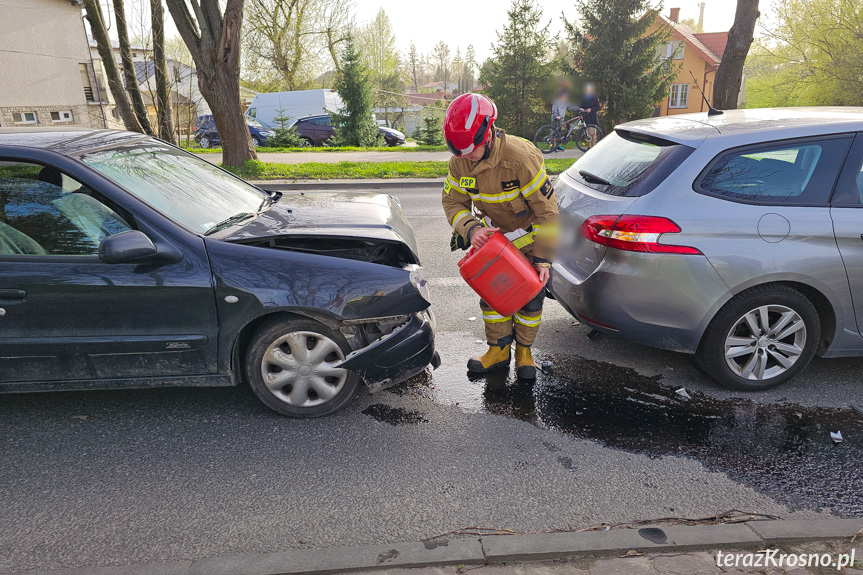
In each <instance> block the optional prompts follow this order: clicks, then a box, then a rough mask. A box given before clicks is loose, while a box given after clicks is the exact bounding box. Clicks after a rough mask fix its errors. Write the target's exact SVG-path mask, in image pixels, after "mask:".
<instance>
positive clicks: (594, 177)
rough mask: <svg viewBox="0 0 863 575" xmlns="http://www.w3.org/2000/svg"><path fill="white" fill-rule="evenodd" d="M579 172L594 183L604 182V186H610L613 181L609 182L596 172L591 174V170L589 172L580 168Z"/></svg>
mask: <svg viewBox="0 0 863 575" xmlns="http://www.w3.org/2000/svg"><path fill="white" fill-rule="evenodd" d="M578 174H579V175H580V176H581V177H582V178H584V179H585V180H587V181H588V182H593V183H594V184H602V185H603V186H610V185H611V182H609V181H608V180H606V179H605V178H600V177H599V176H597V175H596V174H591V173H590V172H588V171H586V170H579V171H578Z"/></svg>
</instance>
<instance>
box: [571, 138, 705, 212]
mask: <svg viewBox="0 0 863 575" xmlns="http://www.w3.org/2000/svg"><path fill="white" fill-rule="evenodd" d="M693 150H694V148H690V147H689V146H685V145H683V144H678V143H676V142H670V141H668V140H663V139H661V138H657V137H654V136H648V135H645V134H640V133H637V132H630V131H628V130H623V129H616V130H615V131H614V132H612V133H611V134H609V135H608V136H606V137H605V138H603V139H602V140H600V141H599V143H598V144H597V145H596V146H594V147H593V148H592V149H590V150H589V151H588V152H587V153H586V154H584V156H582V157H581V158H580V159H579V160H578V161H577V162H575V163H574V164H573V165H572V167H570V168H569V169H568V170H567V171H566V173H567V175H568V176H570V177H571V178H573V179H574V180H576V181H578V182H580V183H582V184H584V185H585V186H587V187H589V188H591V189H594V190H596V191H598V192H602V193H605V194H609V195H612V196H628V197H637V196H643V195H645V194H648V193H650V192H651V191H652V190H653V189H655V188H656V187H657V186H658V185H659V184H660V183H662V181H663V180H665V178H667V177H668V175H669V174H671V173H672V172H673V171H674V170H676V169H677V167H678V166H680V164H681V163H683V161H684V160H685V159H686V158H688V157H689V155H690V154H691V153H692V152H693Z"/></svg>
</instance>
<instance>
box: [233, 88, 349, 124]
mask: <svg viewBox="0 0 863 575" xmlns="http://www.w3.org/2000/svg"><path fill="white" fill-rule="evenodd" d="M343 107H344V102H342V99H341V97H340V96H339V94H338V92H336V91H335V90H331V89H330V90H295V91H293V92H270V93H268V94H257V95H256V96H255V98H254V99H253V100H252V103H251V104H249V109H248V110H246V116H249V117H251V118H255V119H256V120H258V121H259V122H262V123H264V124H267V125H269V126H276V125H278V122H276V118H278V117H279V116H285V117H288V118H290V119H291V120H296V119H297V118H305V117H306V116H317V115H319V114H326V113H327V112H328V111H329V112H337V111H338V110H339V109H341V108H343Z"/></svg>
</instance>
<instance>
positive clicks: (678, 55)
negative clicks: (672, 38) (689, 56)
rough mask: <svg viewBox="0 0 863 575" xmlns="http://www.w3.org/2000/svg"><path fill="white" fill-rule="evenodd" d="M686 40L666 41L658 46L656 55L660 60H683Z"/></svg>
mask: <svg viewBox="0 0 863 575" xmlns="http://www.w3.org/2000/svg"><path fill="white" fill-rule="evenodd" d="M683 52H684V42H666V43H664V44H660V45H659V46H657V47H656V57H657V58H658V59H660V60H672V59H674V60H683Z"/></svg>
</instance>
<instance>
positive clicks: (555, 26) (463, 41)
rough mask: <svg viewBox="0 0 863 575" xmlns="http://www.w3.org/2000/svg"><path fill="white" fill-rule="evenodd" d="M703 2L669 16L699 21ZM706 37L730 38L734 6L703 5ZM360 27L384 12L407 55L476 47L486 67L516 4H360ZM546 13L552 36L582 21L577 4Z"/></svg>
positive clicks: (693, 1) (556, 0)
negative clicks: (439, 47)
mask: <svg viewBox="0 0 863 575" xmlns="http://www.w3.org/2000/svg"><path fill="white" fill-rule="evenodd" d="M699 1H701V0H665V3H664V4H665V5H664V7H663V9H662V12H663V14H666V15H667V14H668V11H669V8H672V7H678V8H680V18H681V19H684V18H695V19H696V20H698V3H699ZM703 1H705V2H706V6H705V8H704V31H705V32H724V31H727V30H728V29H729V28H731V25H732V24H733V23H734V11H735V8H736V5H737V3H736V2H735V1H734V0H703ZM355 2H356V15H357V21H358V22H364V21H367V20H371V19H372V18H373V17H374V16H375V14H376V13H377V11H378V10H379V9H380V8H383V9H384V10H385V11H386V13H387V15H388V16H389V17H390V21H391V22H392V24H393V29H394V30H395V33H396V41H397V44H398V49H399V51H401V52H402V53H406V52H407V50H408V48H409V46H410V43H411V41H413V42H414V44H416V46H417V50H419V51H420V52H422V53H429V52H431V50H432V48H434V45H435V44H437V43H438V42H439V41H440V40H443V41H444V42H446V43H447V44H449V46H450V51H451V53H452V54H455V50H456V47H460V48H461V51H462V54H464V51H465V48H466V47H467V45H468V44H473V46H474V50H475V51H476V55H477V60H478V61H480V62H482V61H483V60H485V59H486V58H488V57H489V56H490V55H491V46H492V44H493V43H494V42H495V41H496V40H497V31H498V30H502V29H503V26H504V24H506V10H507V8H508V6H509V3H510V0H432V1H431V2H417V1H416V0H413V1H411V0H355ZM539 3H540V5H541V6H542V9H543V23H546V22H551V27H550V31H551V33H552V34H554V33H557V32H560V31H561V30H562V29H563V22H562V20H561V12H563V13H564V15H565V16H566V19H567V20H573V19H574V18H575V17H576V15H577V14H576V8H575V2H574V1H571V0H563V1H561V0H539Z"/></svg>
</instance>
